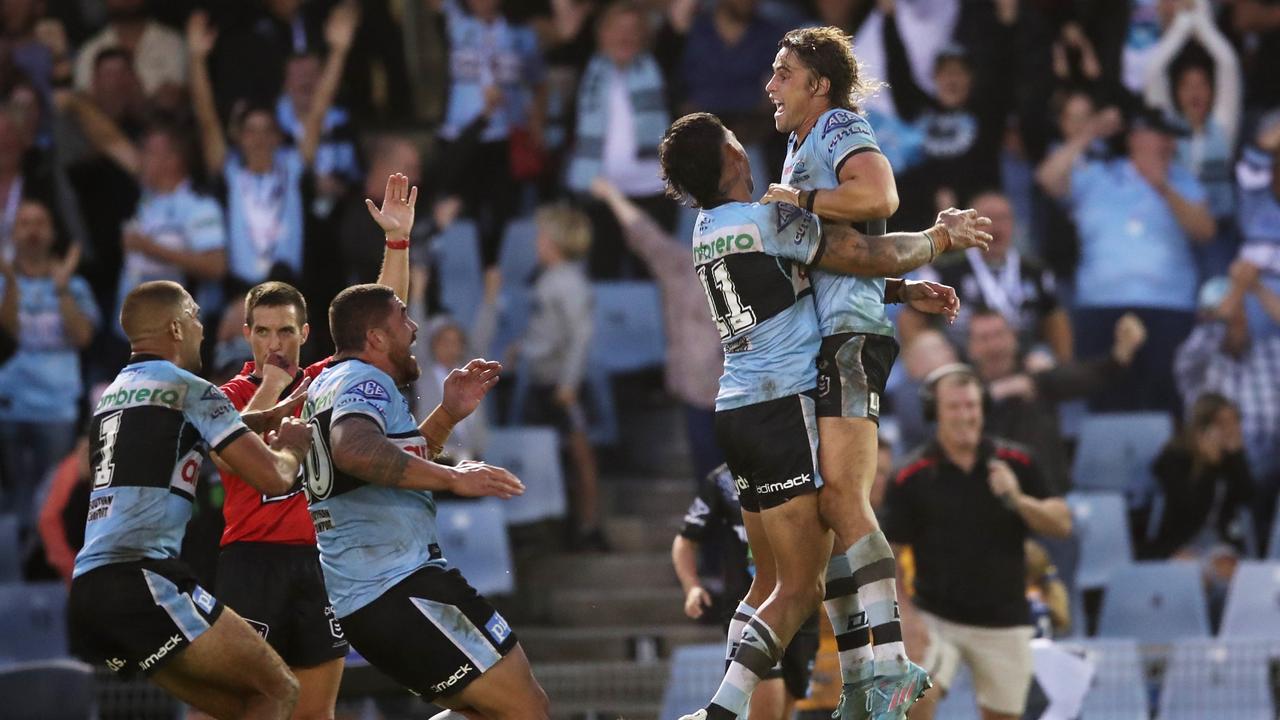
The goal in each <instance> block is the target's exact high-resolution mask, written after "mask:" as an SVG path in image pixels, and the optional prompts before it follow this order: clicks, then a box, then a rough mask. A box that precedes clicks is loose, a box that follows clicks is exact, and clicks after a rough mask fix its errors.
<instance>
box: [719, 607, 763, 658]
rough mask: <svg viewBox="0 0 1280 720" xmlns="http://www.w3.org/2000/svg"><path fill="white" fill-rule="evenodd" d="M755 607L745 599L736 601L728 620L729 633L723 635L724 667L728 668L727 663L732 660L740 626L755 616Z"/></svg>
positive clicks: (744, 625)
mask: <svg viewBox="0 0 1280 720" xmlns="http://www.w3.org/2000/svg"><path fill="white" fill-rule="evenodd" d="M755 614H756V609H755V608H753V607H751V606H750V605H748V604H747V603H746V601H743V602H739V603H738V609H737V610H734V611H733V618H732V619H731V620H729V634H728V635H727V636H725V645H724V667H725V669H726V670H727V669H729V663H731V662H733V654H734V651H736V650H737V649H738V640H739V639H740V638H741V637H742V628H744V627H746V626H747V622H748V621H749V620H751V618H753V617H755Z"/></svg>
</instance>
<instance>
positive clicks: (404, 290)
mask: <svg viewBox="0 0 1280 720" xmlns="http://www.w3.org/2000/svg"><path fill="white" fill-rule="evenodd" d="M364 204H365V207H367V208H368V209H369V215H370V216H371V217H372V218H373V221H374V222H375V223H377V224H378V227H380V228H382V232H383V233H384V234H385V236H386V246H385V248H384V249H383V251H382V269H381V270H379V271H378V284H379V285H386V286H387V287H389V288H391V289H392V290H394V291H395V293H396V297H398V298H400V302H403V303H406V304H407V303H408V302H409V242H410V240H409V235H410V234H411V233H412V232H413V217H414V212H415V208H416V206H417V204H418V186H417V185H414V186H413V187H410V186H409V178H407V177H405V176H404V175H402V174H400V173H395V174H393V175H388V176H387V187H386V189H385V190H384V191H383V193H382V207H380V208H379V207H378V206H377V205H374V204H373V200H370V199H369V198H365V201H364Z"/></svg>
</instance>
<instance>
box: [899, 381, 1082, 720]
mask: <svg viewBox="0 0 1280 720" xmlns="http://www.w3.org/2000/svg"><path fill="white" fill-rule="evenodd" d="M922 397H923V398H924V401H925V406H926V407H925V414H926V417H928V418H930V419H936V420H937V431H936V433H935V437H934V440H933V441H931V442H930V443H928V444H926V445H924V446H923V447H921V448H919V449H917V450H916V451H915V452H913V453H912V454H911V455H910V456H908V458H907V460H906V461H905V465H904V466H903V468H902V469H901V470H899V471H898V472H897V473H895V475H894V478H893V482H892V483H891V484H890V486H889V490H888V492H887V493H886V495H885V513H884V515H885V517H884V519H883V521H882V526H883V527H884V532H885V535H886V536H887V537H888V538H889V540H890V542H893V543H896V544H900V545H910V546H911V547H912V549H913V550H914V557H915V566H916V574H915V598H914V604H915V606H916V607H917V608H918V609H917V614H918V615H919V616H920V617H921V619H922V620H923V621H924V623H925V625H926V626H927V627H928V630H929V649H928V652H927V653H926V656H925V657H924V658H923V659H922V664H923V665H924V667H925V669H927V670H928V671H929V674H930V675H931V676H932V677H933V679H934V682H936V683H937V684H938V685H939V686H940V687H941V688H942V689H943V691H944V692H945V690H946V688H947V687H948V685H950V683H951V681H952V680H953V679H954V677H955V671H956V669H957V664H958V662H959V661H960V660H963V661H964V662H965V663H966V664H968V665H969V670H970V672H971V674H972V675H973V684H974V689H975V690H976V693H977V698H978V705H979V707H980V708H981V710H982V716H983V718H984V720H1016V718H1020V717H1021V716H1022V712H1023V708H1024V706H1025V704H1026V697H1027V692H1028V690H1029V689H1030V686H1031V672H1032V661H1031V647H1030V641H1031V638H1032V635H1033V634H1034V631H1033V629H1032V627H1031V618H1030V611H1029V608H1028V605H1027V598H1026V558H1025V554H1024V549H1023V544H1024V541H1025V540H1026V538H1027V537H1028V536H1029V535H1031V534H1032V533H1036V534H1041V535H1047V536H1051V537H1066V536H1068V535H1070V534H1071V511H1070V510H1069V509H1068V507H1067V504H1066V502H1064V501H1063V500H1062V499H1061V498H1058V497H1050V496H1049V493H1048V491H1047V490H1046V488H1045V481H1044V477H1043V475H1042V474H1041V471H1040V468H1039V467H1038V465H1037V464H1036V462H1035V461H1034V460H1033V459H1032V458H1031V456H1030V455H1029V454H1028V453H1027V451H1026V450H1025V449H1023V448H1022V447H1021V446H1018V445H1014V444H1012V443H1009V442H1006V441H1004V440H1000V439H998V438H991V437H987V436H985V435H984V434H983V411H984V405H985V404H986V403H985V402H984V400H985V395H984V390H983V387H982V382H981V381H980V380H979V379H978V376H977V374H976V373H975V372H974V370H973V369H972V368H970V367H969V366H967V365H959V364H956V365H948V366H944V367H941V368H938V369H937V370H935V371H934V372H932V373H930V375H929V377H927V378H926V379H925V386H924V390H923V391H922ZM895 554H897V549H895ZM904 604H905V603H904ZM907 613H908V611H906V610H904V614H907ZM936 698H937V694H936V693H934V694H926V695H925V698H924V700H922V701H921V702H920V703H918V704H917V705H916V706H915V707H914V708H912V713H911V715H912V720H921V719H923V720H932V717H933V711H934V708H935V707H936Z"/></svg>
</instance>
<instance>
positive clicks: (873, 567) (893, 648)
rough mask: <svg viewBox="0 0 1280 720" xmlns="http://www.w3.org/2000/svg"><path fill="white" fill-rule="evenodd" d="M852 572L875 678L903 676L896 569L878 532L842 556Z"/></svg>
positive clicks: (890, 551)
mask: <svg viewBox="0 0 1280 720" xmlns="http://www.w3.org/2000/svg"><path fill="white" fill-rule="evenodd" d="M845 555H846V557H848V558H849V566H850V567H851V568H853V582H854V585H855V586H857V588H858V600H859V601H860V602H861V603H862V607H863V608H864V609H865V610H866V612H867V623H868V624H869V625H870V626H871V648H872V653H873V654H874V656H875V674H876V675H877V676H879V675H896V674H899V673H903V672H906V669H907V650H906V647H904V646H903V644H902V622H901V621H900V619H899V615H898V588H897V584H896V583H897V565H896V564H895V563H894V559H893V549H892V548H891V547H889V541H888V540H887V539H885V536H884V533H883V532H881V531H880V530H876V531H875V532H873V533H871V534H870V535H867V536H866V537H863V538H860V539H859V540H858V541H857V542H855V543H854V544H853V545H852V546H851V547H850V548H849V550H848V552H846V553H845Z"/></svg>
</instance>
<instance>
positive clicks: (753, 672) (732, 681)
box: [707, 616, 783, 720]
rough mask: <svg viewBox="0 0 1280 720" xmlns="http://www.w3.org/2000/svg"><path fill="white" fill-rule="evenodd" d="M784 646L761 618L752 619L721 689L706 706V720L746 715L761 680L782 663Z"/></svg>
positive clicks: (727, 719) (726, 672) (725, 675)
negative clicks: (779, 662) (752, 695)
mask: <svg viewBox="0 0 1280 720" xmlns="http://www.w3.org/2000/svg"><path fill="white" fill-rule="evenodd" d="M782 650H783V648H782V644H781V643H780V642H779V641H778V635H777V634H776V633H774V632H773V628H770V627H769V626H768V625H767V624H766V623H765V622H764V621H763V620H761V619H760V618H759V616H756V617H752V618H751V619H750V620H748V621H747V624H746V627H744V628H743V629H742V640H741V641H740V642H739V643H738V651H737V652H736V653H734V655H733V661H732V662H730V663H729V669H728V670H726V671H725V674H724V680H722V681H721V682H720V689H719V690H716V694H715V696H714V697H712V698H711V704H709V705H707V720H733V719H734V718H738V717H741V716H742V715H744V714H745V713H746V712H747V704H748V703H749V702H750V701H751V693H752V691H754V690H755V689H756V685H758V684H759V683H760V679H761V678H763V677H764V676H765V675H768V674H769V670H770V669H772V668H773V666H774V665H775V664H777V662H778V661H779V660H781V659H782Z"/></svg>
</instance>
